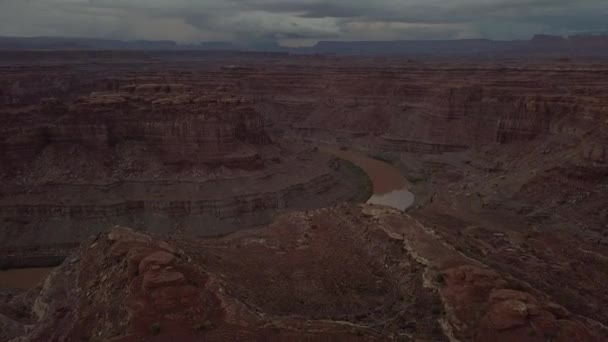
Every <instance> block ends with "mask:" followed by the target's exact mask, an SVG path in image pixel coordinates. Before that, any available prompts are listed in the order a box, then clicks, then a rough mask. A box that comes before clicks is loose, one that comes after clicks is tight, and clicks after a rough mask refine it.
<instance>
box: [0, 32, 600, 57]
mask: <svg viewBox="0 0 608 342" xmlns="http://www.w3.org/2000/svg"><path fill="white" fill-rule="evenodd" d="M0 50H181V51H184V50H205V51H209V50H211V51H268V52H284V53H293V54H338V55H408V56H421V55H437V56H503V57H517V56H588V57H608V35H607V34H601V35H576V36H570V37H561V36H551V35H536V36H534V37H533V38H532V39H530V40H490V39H463V40H399V41H321V42H319V43H317V44H316V45H315V46H312V47H306V48H286V47H281V46H279V45H277V44H274V43H271V44H268V43H264V44H250V45H239V44H235V43H231V42H221V41H220V42H203V43H200V44H188V45H182V44H177V43H175V42H173V41H147V40H134V41H122V40H110V39H92V38H67V37H0Z"/></svg>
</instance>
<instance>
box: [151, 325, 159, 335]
mask: <svg viewBox="0 0 608 342" xmlns="http://www.w3.org/2000/svg"><path fill="white" fill-rule="evenodd" d="M150 333H151V334H152V335H158V334H160V323H153V324H152V325H150Z"/></svg>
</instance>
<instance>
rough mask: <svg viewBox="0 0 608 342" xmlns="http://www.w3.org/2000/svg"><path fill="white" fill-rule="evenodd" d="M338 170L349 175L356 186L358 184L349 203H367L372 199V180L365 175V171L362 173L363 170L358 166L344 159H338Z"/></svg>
mask: <svg viewBox="0 0 608 342" xmlns="http://www.w3.org/2000/svg"><path fill="white" fill-rule="evenodd" d="M340 169H342V170H345V171H346V172H347V173H349V174H351V175H352V177H353V178H354V180H355V182H356V184H358V187H357V192H356V193H355V194H354V195H353V197H352V198H351V202H356V203H365V202H367V200H368V199H369V198H370V197H372V194H373V193H374V186H373V184H372V180H371V179H370V178H369V176H368V175H367V173H365V171H363V169H362V168H360V167H359V166H357V165H355V164H354V163H352V162H350V161H348V160H345V159H340Z"/></svg>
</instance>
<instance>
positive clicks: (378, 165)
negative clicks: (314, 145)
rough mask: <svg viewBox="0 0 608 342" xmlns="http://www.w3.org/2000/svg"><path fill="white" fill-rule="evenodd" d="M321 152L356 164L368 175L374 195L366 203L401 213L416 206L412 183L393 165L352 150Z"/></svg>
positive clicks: (336, 149)
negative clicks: (411, 188)
mask: <svg viewBox="0 0 608 342" xmlns="http://www.w3.org/2000/svg"><path fill="white" fill-rule="evenodd" d="M320 150H321V151H322V152H324V153H328V154H331V155H334V156H336V157H338V158H341V159H342V160H346V161H348V162H351V163H353V164H355V165H356V166H357V167H359V168H360V169H361V170H363V172H365V173H366V174H367V176H368V177H369V179H370V181H371V183H372V187H373V194H372V196H371V197H370V198H369V199H367V201H365V202H367V203H369V204H377V205H385V206H389V207H392V208H395V209H399V210H401V211H405V210H407V209H408V208H409V207H411V206H412V205H413V204H414V202H415V196H414V194H413V193H412V192H411V191H409V186H410V183H409V182H408V180H407V179H406V177H405V176H404V175H403V173H402V172H401V171H400V170H399V169H397V168H396V167H395V166H393V165H392V164H390V163H388V162H386V161H385V160H381V159H379V158H374V157H370V156H368V155H367V154H365V153H363V152H359V151H356V150H351V149H343V148H342V149H338V148H334V147H329V146H323V147H320ZM364 186H365V185H364Z"/></svg>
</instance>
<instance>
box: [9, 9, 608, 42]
mask: <svg viewBox="0 0 608 342" xmlns="http://www.w3.org/2000/svg"><path fill="white" fill-rule="evenodd" d="M607 17H608V4H606V0H578V1H573V0H451V1H446V0H373V1H372V0H290V1H279V0H198V1H197V0H29V1H27V0H0V35H66V36H94V37H111V38H123V39H142V38H143V39H173V40H178V41H201V40H232V41H255V40H268V39H276V40H280V41H287V42H288V43H289V41H295V42H297V41H298V40H301V41H305V42H314V41H315V40H320V39H344V40H353V39H435V38H446V39H447V38H475V37H485V38H501V39H509V38H527V37H529V36H531V35H532V34H534V33H555V34H572V33H579V32H587V31H606V30H608V27H607V26H608V25H607V23H606V22H607V21H608V20H606V18H607Z"/></svg>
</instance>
